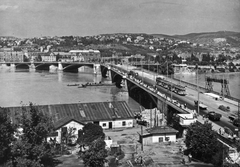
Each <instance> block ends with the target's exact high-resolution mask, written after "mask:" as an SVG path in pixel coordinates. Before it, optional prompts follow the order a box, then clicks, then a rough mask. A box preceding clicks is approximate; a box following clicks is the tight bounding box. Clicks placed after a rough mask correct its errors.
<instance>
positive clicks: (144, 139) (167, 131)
mask: <svg viewBox="0 0 240 167" xmlns="http://www.w3.org/2000/svg"><path fill="white" fill-rule="evenodd" d="M177 132H178V131H177V130H175V129H173V128H171V127H168V126H155V127H153V128H150V129H146V130H145V131H144V132H143V133H142V134H139V138H140V140H139V141H140V142H141V143H142V144H143V145H150V144H153V143H163V142H176V134H177Z"/></svg>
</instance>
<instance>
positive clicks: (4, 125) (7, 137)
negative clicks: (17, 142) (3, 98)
mask: <svg viewBox="0 0 240 167" xmlns="http://www.w3.org/2000/svg"><path fill="white" fill-rule="evenodd" d="M14 132H15V128H14V126H13V125H12V123H11V119H10V116H9V114H8V111H7V110H6V109H4V108H0V148H1V149H0V165H2V164H4V163H6V162H7V161H9V160H10V158H11V143H12V142H13V141H14Z"/></svg>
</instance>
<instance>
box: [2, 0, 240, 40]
mask: <svg viewBox="0 0 240 167" xmlns="http://www.w3.org/2000/svg"><path fill="white" fill-rule="evenodd" d="M1 2H2V3H1V5H0V15H1V17H0V21H1V23H2V24H1V25H0V36H15V37H20V38H25V37H41V36H68V35H73V36H88V35H89V36H91V35H98V34H109V33H110V34H111V33H147V34H166V35H176V34H178V35H184V34H189V33H199V32H214V31H235V32H240V1H239V0H231V1H226V0H211V1H207V0H168V1H167V0H158V1H146V0H131V1H129V0H119V1H112V0H80V1H79V0H68V1H66V0H31V1H29V0H22V1H17V0H11V1H9V0H1Z"/></svg>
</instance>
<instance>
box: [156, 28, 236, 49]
mask: <svg viewBox="0 0 240 167" xmlns="http://www.w3.org/2000/svg"><path fill="white" fill-rule="evenodd" d="M153 36H157V37H159V36H160V37H161V36H162V37H166V38H173V39H180V40H186V41H190V42H193V43H205V44H215V43H219V42H225V43H229V44H231V45H232V46H239V45H240V32H232V31H218V32H203V33H190V34H186V35H172V36H171V35H163V34H153Z"/></svg>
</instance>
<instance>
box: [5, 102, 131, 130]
mask: <svg viewBox="0 0 240 167" xmlns="http://www.w3.org/2000/svg"><path fill="white" fill-rule="evenodd" d="M35 107H36V108H37V109H38V110H39V111H41V112H43V113H47V114H49V115H51V116H52V118H53V122H54V125H55V128H56V127H59V126H62V125H64V124H66V123H67V122H69V121H71V120H74V121H77V122H81V123H84V122H88V121H103V120H113V119H130V118H134V113H133V112H132V111H131V110H130V108H129V106H128V104H127V103H126V102H125V101H111V102H94V103H73V104H51V105H37V106H35ZM7 109H9V110H10V112H11V117H12V118H13V119H12V120H13V121H14V120H15V119H14V118H15V117H16V113H21V112H22V110H23V107H22V106H19V107H7ZM29 109H30V107H29V106H26V110H27V111H28V110H29Z"/></svg>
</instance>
